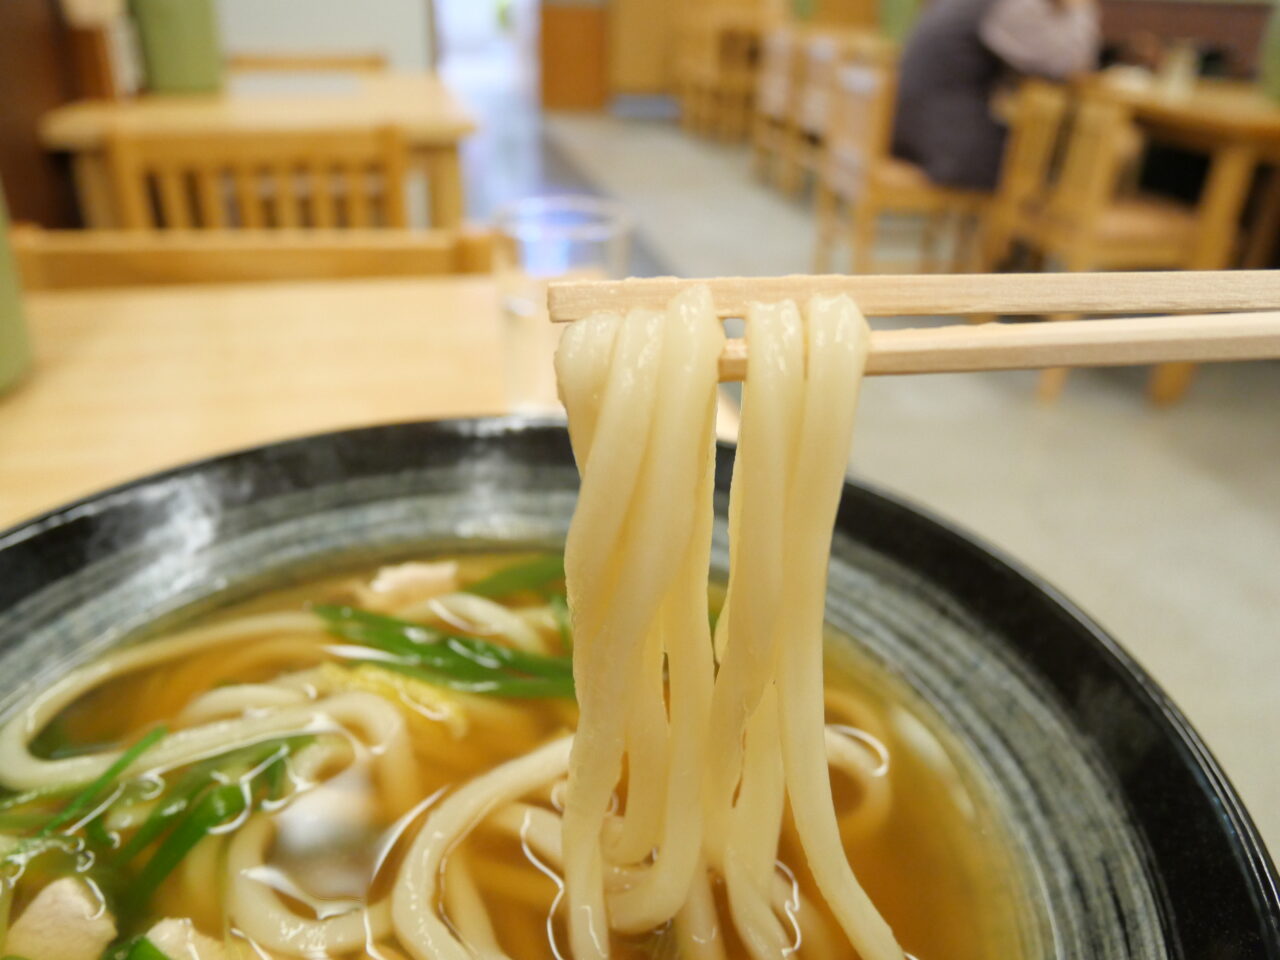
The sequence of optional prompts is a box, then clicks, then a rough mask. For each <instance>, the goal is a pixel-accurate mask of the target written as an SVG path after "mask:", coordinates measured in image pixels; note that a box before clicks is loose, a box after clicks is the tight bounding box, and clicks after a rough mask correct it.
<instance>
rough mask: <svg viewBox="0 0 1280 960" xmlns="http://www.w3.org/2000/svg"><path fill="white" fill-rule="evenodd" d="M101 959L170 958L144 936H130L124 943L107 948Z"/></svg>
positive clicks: (153, 959)
mask: <svg viewBox="0 0 1280 960" xmlns="http://www.w3.org/2000/svg"><path fill="white" fill-rule="evenodd" d="M102 960H171V958H170V957H169V955H168V954H167V953H165V952H164V951H163V950H161V949H160V948H159V947H157V946H156V945H155V944H154V943H152V942H151V941H150V940H148V939H147V938H146V937H130V938H129V939H128V940H126V941H125V942H124V943H121V944H117V945H116V946H114V947H110V948H108V949H107V952H106V953H104V954H103V955H102Z"/></svg>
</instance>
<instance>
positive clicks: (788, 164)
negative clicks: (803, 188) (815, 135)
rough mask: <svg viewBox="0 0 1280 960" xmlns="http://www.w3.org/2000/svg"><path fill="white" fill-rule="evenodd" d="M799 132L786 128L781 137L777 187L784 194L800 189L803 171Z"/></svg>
mask: <svg viewBox="0 0 1280 960" xmlns="http://www.w3.org/2000/svg"><path fill="white" fill-rule="evenodd" d="M799 137H800V134H799V133H798V132H797V131H795V130H787V131H786V133H785V134H784V137H783V145H782V150H781V151H780V160H781V162H780V165H779V168H778V179H777V183H778V189H779V190H781V191H782V192H783V193H786V194H794V193H796V192H797V191H799V189H800V179H801V174H802V173H803V171H802V170H801V166H800V149H801V145H800V140H799Z"/></svg>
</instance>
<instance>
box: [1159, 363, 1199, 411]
mask: <svg viewBox="0 0 1280 960" xmlns="http://www.w3.org/2000/svg"><path fill="white" fill-rule="evenodd" d="M1195 375H1196V365H1195V364H1194V363H1162V364H1159V365H1158V366H1156V367H1155V368H1153V369H1152V371H1151V375H1150V376H1149V377H1148V378H1147V399H1148V400H1150V401H1151V403H1152V404H1154V405H1155V406H1157V407H1172V406H1173V405H1174V404H1175V403H1177V402H1178V401H1179V400H1181V399H1182V398H1183V397H1184V396H1186V393H1187V390H1188V389H1189V388H1190V387H1191V381H1192V380H1194V379H1195Z"/></svg>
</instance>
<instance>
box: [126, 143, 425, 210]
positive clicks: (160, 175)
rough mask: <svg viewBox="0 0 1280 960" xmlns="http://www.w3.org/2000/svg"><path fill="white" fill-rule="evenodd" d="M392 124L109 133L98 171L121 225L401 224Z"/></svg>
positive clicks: (399, 159) (400, 155)
mask: <svg viewBox="0 0 1280 960" xmlns="http://www.w3.org/2000/svg"><path fill="white" fill-rule="evenodd" d="M405 163H406V150H405V144H404V140H403V138H402V136H401V134H400V132H399V131H398V130H394V129H384V130H376V131H369V130H348V131H330V132H317V131H263V132H261V133H253V134H244V135H236V136H221V137H211V136H207V135H203V134H188V135H171V134H164V135H137V134H131V133H127V132H125V131H123V130H117V131H114V132H113V133H112V134H111V135H110V136H109V138H108V141H107V170H108V175H109V177H110V182H111V184H112V187H113V189H114V191H115V199H116V204H117V206H118V214H119V222H120V224H121V226H123V227H124V228H126V229H132V230H141V229H178V230H185V229H215V230H216V229H227V228H249V229H264V228H275V229H279V228H295V227H315V228H331V227H343V228H363V227H391V228H403V227H406V226H407V225H408V223H407V211H406V209H405Z"/></svg>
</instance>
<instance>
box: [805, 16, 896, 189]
mask: <svg viewBox="0 0 1280 960" xmlns="http://www.w3.org/2000/svg"><path fill="white" fill-rule="evenodd" d="M897 87H898V69H897V47H896V45H895V44H893V43H892V42H891V41H888V40H883V39H879V38H876V39H875V40H872V39H867V40H866V41H865V42H859V43H858V44H856V45H853V46H851V47H850V49H849V51H848V60H847V62H845V63H843V64H842V65H840V66H839V67H837V68H836V71H835V78H834V82H833V83H832V86H831V99H830V103H829V105H828V111H829V115H828V119H827V126H826V137H825V149H824V153H823V161H822V170H823V173H822V176H823V177H824V179H825V180H826V181H827V183H828V184H829V185H830V186H832V187H833V188H834V189H836V190H837V191H838V192H841V193H844V194H846V195H853V194H854V193H856V192H857V191H858V190H859V189H860V188H861V183H862V181H863V178H864V177H865V176H866V175H867V173H868V172H869V171H870V170H871V169H872V168H873V167H874V166H875V165H876V164H878V163H880V162H882V161H883V160H885V159H887V158H888V156H889V147H890V141H891V138H892V133H893V107H894V100H895V99H896V97H897Z"/></svg>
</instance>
